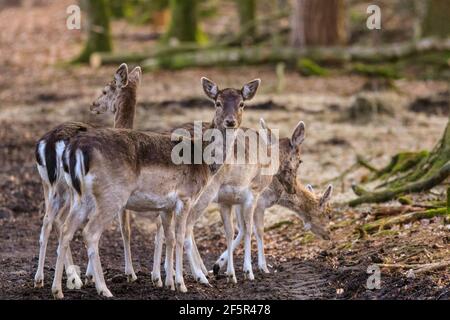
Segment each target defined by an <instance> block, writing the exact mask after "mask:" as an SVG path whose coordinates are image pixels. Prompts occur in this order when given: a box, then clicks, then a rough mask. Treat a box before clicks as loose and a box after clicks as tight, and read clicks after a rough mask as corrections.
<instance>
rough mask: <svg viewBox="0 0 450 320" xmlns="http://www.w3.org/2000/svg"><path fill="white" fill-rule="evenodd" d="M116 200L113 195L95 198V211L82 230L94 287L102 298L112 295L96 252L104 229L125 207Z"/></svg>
mask: <svg viewBox="0 0 450 320" xmlns="http://www.w3.org/2000/svg"><path fill="white" fill-rule="evenodd" d="M106 194H108V195H111V197H112V195H114V193H106ZM118 198H119V197H118V196H117V195H114V198H113V199H111V198H110V197H105V198H103V197H100V196H97V199H96V203H97V205H96V208H95V209H96V210H95V212H94V213H93V214H92V215H91V216H90V217H89V222H88V223H87V224H86V227H85V228H84V229H83V238H84V241H85V244H86V247H87V251H88V258H89V261H90V263H91V264H92V270H93V274H94V279H95V287H96V289H97V293H98V294H99V295H102V296H104V297H112V296H113V295H112V293H111V291H109V289H108V287H107V286H106V283H105V277H104V275H103V269H102V265H101V262H100V256H99V252H98V243H99V241H100V237H101V235H102V233H103V231H104V230H105V228H106V227H107V226H108V225H109V224H111V222H112V221H113V219H114V217H115V216H116V215H119V214H120V213H121V212H122V210H123V208H124V207H125V204H126V201H120V199H121V198H119V201H118ZM127 198H128V197H126V196H124V197H123V199H127Z"/></svg>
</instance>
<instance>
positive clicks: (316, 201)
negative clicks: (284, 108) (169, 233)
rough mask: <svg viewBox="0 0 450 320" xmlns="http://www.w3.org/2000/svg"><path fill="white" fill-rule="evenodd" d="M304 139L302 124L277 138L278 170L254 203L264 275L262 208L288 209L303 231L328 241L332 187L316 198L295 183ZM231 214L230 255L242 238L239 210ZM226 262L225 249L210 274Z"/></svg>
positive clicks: (259, 259) (256, 232)
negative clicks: (233, 221)
mask: <svg viewBox="0 0 450 320" xmlns="http://www.w3.org/2000/svg"><path fill="white" fill-rule="evenodd" d="M304 139H305V126H304V124H303V122H300V123H299V124H298V125H297V127H296V128H295V129H294V131H293V133H292V136H291V138H283V139H280V151H279V152H280V169H279V171H278V172H277V174H276V175H275V176H274V178H273V180H272V183H271V184H270V186H269V187H268V188H266V189H265V190H264V192H263V193H262V195H261V197H260V198H259V199H258V202H257V204H256V208H255V212H254V230H255V235H256V240H257V244H258V269H259V270H260V271H261V272H264V273H268V272H269V269H268V268H267V263H266V258H265V255H264V213H265V210H266V209H268V208H270V207H272V206H274V205H276V204H278V205H280V206H283V207H285V208H288V209H290V210H292V211H293V212H295V213H296V214H297V215H298V216H299V217H300V218H301V219H302V220H303V223H304V226H305V229H307V230H309V229H310V230H311V231H312V232H313V233H314V234H316V235H318V236H319V237H320V238H322V239H324V240H329V239H330V235H329V232H328V231H327V229H326V226H327V224H328V222H329V214H330V212H331V208H330V206H329V205H328V203H327V202H328V201H329V199H330V198H331V194H332V190H333V187H332V186H331V185H329V186H328V187H327V188H326V190H325V191H324V193H323V195H321V196H317V195H316V194H315V193H314V191H313V189H312V187H311V186H310V185H307V186H306V187H305V186H303V185H302V184H301V183H300V182H299V181H298V180H297V172H298V168H299V165H300V163H301V162H302V161H301V159H300V156H301V144H302V143H303V141H304ZM288 191H290V192H288ZM235 212H236V216H237V221H238V225H239V231H238V235H237V236H236V238H235V239H234V241H233V243H232V245H231V252H232V251H233V250H235V249H236V247H237V246H238V245H239V243H240V242H241V241H242V238H243V236H244V228H243V226H244V219H243V216H242V214H241V211H240V208H239V207H236V208H235ZM227 260H228V250H226V251H225V252H224V253H222V255H221V256H220V258H219V259H218V260H217V261H216V263H215V264H214V267H213V272H214V274H216V275H217V274H218V272H219V270H220V268H222V267H223V266H224V265H225V264H226V263H227Z"/></svg>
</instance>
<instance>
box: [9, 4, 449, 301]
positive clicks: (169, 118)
mask: <svg viewBox="0 0 450 320" xmlns="http://www.w3.org/2000/svg"><path fill="white" fill-rule="evenodd" d="M68 2H69V1H57V2H52V1H41V5H40V6H38V7H35V8H33V10H31V11H27V10H25V9H24V8H21V7H11V8H6V9H4V10H2V11H0V29H1V30H2V33H1V37H0V48H1V50H2V53H1V55H0V298H1V299H51V298H52V296H51V291H50V285H51V279H52V276H53V271H54V270H53V266H54V262H55V255H56V253H55V251H56V239H55V235H52V238H51V241H50V243H49V249H48V255H47V256H48V259H47V261H46V264H45V287H44V288H43V289H34V288H33V277H34V272H35V270H36V266H37V259H38V246H39V244H38V238H39V231H40V225H41V222H42V217H43V196H42V190H41V189H42V188H41V185H40V180H39V176H38V174H37V170H36V168H35V163H34V144H35V142H36V141H37V139H38V138H39V137H40V136H41V135H42V134H44V133H45V132H46V131H47V130H49V129H51V128H52V127H53V126H55V125H57V124H59V123H61V122H63V121H67V120H80V121H86V122H90V123H95V124H102V125H111V123H112V119H111V118H110V117H109V116H107V115H102V116H94V115H91V114H90V113H89V112H88V105H89V103H90V102H91V101H92V100H93V99H94V98H95V96H96V95H97V94H98V93H99V92H100V90H101V88H102V87H103V85H104V84H105V83H106V82H107V81H109V80H110V78H111V76H112V74H113V71H114V69H115V68H114V67H103V68H101V69H98V70H92V69H91V68H89V67H86V66H83V67H75V68H66V67H63V66H59V65H58V64H56V63H57V62H58V61H61V60H67V59H68V58H70V57H72V56H74V55H75V54H76V52H78V50H79V47H80V43H81V35H80V34H79V33H77V32H76V31H74V32H73V33H70V34H67V32H62V28H64V25H63V24H62V23H60V22H61V21H63V19H64V17H65V8H66V6H67V3H68ZM44 13H46V14H53V15H54V16H55V17H58V18H57V19H56V21H53V22H47V21H46V20H44V19H43V18H42V16H43V15H44ZM19 18H22V19H27V21H28V24H27V26H26V30H23V28H24V27H23V26H21V25H20V24H19V23H17V22H16V21H17V20H19ZM128 28H130V29H131V30H129V29H124V26H123V25H121V23H120V22H119V23H115V24H114V26H113V29H114V30H121V31H122V32H115V34H118V36H117V37H119V38H120V41H121V42H120V43H121V44H120V45H119V46H121V47H126V46H127V45H128V44H130V43H132V44H133V46H137V47H138V48H140V49H142V50H143V49H145V48H146V46H147V44H146V42H145V44H143V45H142V46H139V45H136V40H135V39H136V37H137V36H138V35H140V34H143V33H144V31H143V30H142V27H141V28H138V27H128ZM145 32H146V31H145ZM27 39H33V41H32V42H30V41H26V40H27ZM115 42H116V43H119V41H118V40H117V39H116V40H115ZM49 43H51V45H48V44H49ZM119 50H120V48H119ZM203 75H205V76H207V77H209V78H211V79H214V80H215V81H217V82H218V84H219V85H220V86H223V87H225V86H241V85H242V84H243V83H244V82H246V81H248V80H251V79H253V78H256V77H259V78H261V79H262V86H261V89H260V91H259V92H258V94H257V98H256V99H255V101H254V102H252V103H251V104H250V105H249V106H248V107H247V108H246V111H245V112H246V113H245V119H244V123H243V125H245V126H252V127H256V126H257V124H258V120H259V118H260V117H264V118H265V119H266V121H267V123H268V124H269V126H270V127H272V128H278V129H279V130H280V135H281V136H287V135H289V134H290V133H291V130H292V129H293V127H294V126H295V124H296V123H297V122H298V121H299V120H303V121H304V122H305V123H306V128H307V129H306V130H307V131H306V133H307V138H306V140H305V143H304V148H303V163H302V165H301V168H300V172H299V179H300V180H301V181H302V183H311V184H313V185H314V186H315V188H316V189H318V190H321V189H322V190H323V187H324V185H325V183H326V182H327V181H329V180H332V179H333V178H335V177H337V176H339V174H340V173H342V172H343V171H345V170H346V169H348V168H349V167H351V166H352V165H353V164H354V163H355V158H356V155H358V154H362V155H364V156H365V157H366V158H367V159H371V162H372V163H373V164H374V165H376V166H378V167H382V166H383V165H385V164H387V163H388V161H389V159H390V157H391V156H392V155H394V154H395V153H397V152H398V151H406V150H424V149H427V150H430V149H431V148H432V147H433V146H434V144H435V143H436V142H437V141H438V139H439V137H440V136H441V134H442V132H443V130H444V128H445V125H446V123H447V116H445V115H441V114H439V113H422V112H419V113H418V112H412V111H410V110H409V108H408V106H409V105H410V104H411V103H412V102H413V101H414V100H415V99H416V98H417V97H422V96H426V95H429V94H432V93H437V92H441V91H442V90H446V89H448V84H447V83H445V82H439V81H420V80H413V79H402V80H396V81H395V83H394V85H395V89H392V90H388V91H380V92H376V93H371V94H374V95H376V97H377V99H381V100H383V101H384V102H385V103H386V104H388V105H390V106H391V109H392V111H393V112H392V114H390V115H376V116H374V117H372V118H371V119H370V120H369V121H368V122H366V123H358V122H354V121H351V119H349V118H348V114H349V108H350V106H351V104H352V102H353V101H354V97H355V95H358V94H366V93H362V91H363V87H364V86H365V84H366V83H367V81H368V79H365V78H363V77H359V76H342V75H337V76H329V77H309V78H304V77H301V76H299V75H298V74H297V73H296V72H291V71H288V72H287V73H286V79H285V83H286V85H285V87H284V89H283V91H282V92H278V91H277V90H276V87H277V78H276V75H275V67H271V66H265V67H240V68H227V69H223V68H211V69H189V70H183V71H177V72H168V71H159V72H154V73H144V75H143V79H142V82H141V88H140V89H139V92H138V110H137V115H136V120H137V123H136V128H137V129H156V128H163V127H169V126H173V125H176V124H179V123H183V122H187V121H193V120H204V121H209V120H211V118H212V115H213V106H212V105H209V104H208V103H205V100H204V99H203V95H202V91H201V87H200V84H199V79H200V77H201V76H203ZM367 175H368V171H367V170H365V169H357V170H355V171H352V172H351V173H350V174H348V175H347V176H345V178H344V179H341V180H334V181H333V182H332V183H333V184H334V187H335V191H334V194H333V207H334V213H333V218H332V221H331V224H330V228H331V230H332V240H331V241H323V240H320V239H318V238H317V237H315V236H314V235H313V234H312V233H310V232H307V231H304V230H303V224H302V222H301V221H300V220H299V219H298V218H297V217H296V215H295V214H294V213H292V212H288V211H287V210H286V209H283V208H281V207H274V208H271V209H270V210H268V212H267V213H266V217H265V219H266V229H267V232H266V237H265V243H266V254H267V257H268V263H269V265H270V270H271V273H270V274H269V275H262V274H258V273H256V280H255V281H254V282H249V281H245V280H244V279H243V276H242V269H241V266H242V251H241V250H242V249H239V250H237V252H236V255H235V256H236V261H235V263H236V266H237V270H236V271H237V277H238V284H237V285H231V284H227V282H226V279H225V278H224V277H219V278H218V279H211V284H212V287H206V286H202V285H200V284H197V283H195V282H194V281H193V280H192V278H191V277H190V275H189V273H188V272H186V280H187V287H188V290H189V292H188V293H187V294H180V293H176V292H175V293H174V292H171V291H169V290H166V289H157V288H154V287H153V286H152V283H151V280H150V271H151V270H150V266H151V264H152V259H153V237H154V229H153V228H154V226H153V224H152V222H151V221H148V220H147V219H145V218H143V217H140V216H134V218H133V222H132V227H133V233H132V254H133V262H134V266H135V270H136V271H137V272H138V274H137V276H138V280H137V282H135V283H131V284H130V283H127V282H126V278H125V276H124V274H123V248H122V242H121V237H120V232H119V231H118V230H117V226H116V225H114V226H113V227H112V228H111V230H108V232H106V233H105V234H104V235H103V237H102V240H101V242H100V256H101V259H102V264H103V267H104V270H105V271H106V280H107V284H108V286H109V288H110V290H111V291H112V293H113V294H114V295H115V299H448V298H450V272H449V270H448V269H441V270H434V271H432V272H428V273H421V274H412V273H411V272H409V273H408V270H407V269H390V268H389V269H384V268H383V269H382V273H381V288H380V289H378V290H369V289H367V287H366V281H367V279H368V277H369V276H370V275H369V274H367V267H368V266H369V265H372V264H374V263H385V264H394V263H403V264H425V263H431V262H438V261H443V260H448V259H449V257H450V246H449V243H450V233H449V225H448V221H445V220H444V219H442V218H433V219H428V220H421V221H417V222H414V223H411V224H407V225H402V226H397V227H395V228H393V229H391V230H387V231H384V232H378V233H375V234H373V235H366V236H364V237H361V235H360V234H359V233H358V232H357V228H358V226H361V225H362V224H363V223H366V222H368V221H371V220H373V215H372V213H373V211H374V210H375V209H376V208H377V207H378V206H369V205H366V206H360V207H358V208H356V209H354V208H349V207H347V206H345V205H343V203H344V202H345V201H347V200H349V199H351V198H352V197H354V195H353V194H352V191H351V189H350V186H351V184H352V182H359V181H361V179H364V177H366V176H367ZM444 199H445V188H444V187H442V188H435V189H433V190H432V191H431V192H430V193H427V194H419V195H417V196H415V197H414V198H413V200H414V201H416V202H421V201H425V200H444ZM394 204H395V202H392V203H389V204H387V205H394ZM196 237H197V243H198V244H199V249H200V252H201V254H202V256H203V257H204V259H205V263H206V265H207V266H208V267H212V265H213V263H214V261H215V259H216V258H217V257H218V255H219V254H220V253H221V251H222V250H223V249H224V248H225V242H224V236H223V231H222V225H221V222H220V216H219V213H218V211H217V208H216V207H211V208H210V209H209V210H208V212H207V213H206V214H205V216H204V217H203V218H202V219H201V221H199V223H198V226H197V228H196ZM254 245H255V247H256V244H254ZM255 249H256V248H255ZM72 252H74V253H75V261H76V262H77V263H78V264H79V265H80V266H81V270H82V272H84V271H85V267H86V253H85V249H84V246H83V243H82V241H81V238H80V236H79V235H77V237H76V239H75V240H74V241H73V250H72ZM253 258H254V267H255V266H256V259H255V258H256V250H254V251H253ZM64 293H65V297H66V298H67V299H99V296H98V295H97V294H96V291H95V288H93V287H83V289H82V290H79V291H70V290H67V289H65V290H64Z"/></svg>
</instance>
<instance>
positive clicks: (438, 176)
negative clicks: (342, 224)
mask: <svg viewBox="0 0 450 320" xmlns="http://www.w3.org/2000/svg"><path fill="white" fill-rule="evenodd" d="M449 175H450V161H448V162H447V163H446V164H445V165H444V166H443V167H441V168H440V169H439V170H438V171H437V172H435V173H434V174H433V175H431V176H430V177H429V178H425V179H422V180H419V181H417V182H410V183H408V184H405V185H403V186H401V187H397V188H393V189H387V190H384V191H377V192H367V193H366V194H364V195H362V196H361V197H359V198H356V199H354V200H351V201H350V202H349V205H350V206H357V205H359V204H362V203H379V202H385V201H389V200H392V199H395V198H396V197H398V196H400V195H403V194H407V193H412V192H422V191H425V190H429V189H431V188H433V187H434V186H436V185H438V184H440V183H441V182H443V181H444V180H445V179H446V178H447V177H448V176H449Z"/></svg>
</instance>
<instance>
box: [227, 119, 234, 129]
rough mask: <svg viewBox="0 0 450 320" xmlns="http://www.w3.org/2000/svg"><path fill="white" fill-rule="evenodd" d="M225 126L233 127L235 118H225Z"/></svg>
mask: <svg viewBox="0 0 450 320" xmlns="http://www.w3.org/2000/svg"><path fill="white" fill-rule="evenodd" d="M225 126H226V127H227V128H234V127H236V121H235V120H225Z"/></svg>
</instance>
